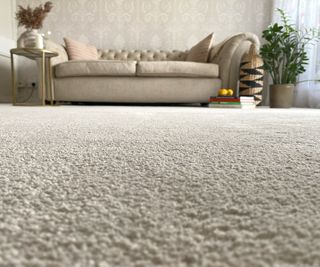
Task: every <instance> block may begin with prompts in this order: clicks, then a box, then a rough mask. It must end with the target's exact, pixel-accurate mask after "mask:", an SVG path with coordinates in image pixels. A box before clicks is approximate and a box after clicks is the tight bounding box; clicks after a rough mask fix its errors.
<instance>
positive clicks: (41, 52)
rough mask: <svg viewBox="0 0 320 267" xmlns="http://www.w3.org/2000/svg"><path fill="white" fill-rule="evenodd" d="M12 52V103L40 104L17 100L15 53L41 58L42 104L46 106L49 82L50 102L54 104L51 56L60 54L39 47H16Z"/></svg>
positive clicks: (31, 57)
mask: <svg viewBox="0 0 320 267" xmlns="http://www.w3.org/2000/svg"><path fill="white" fill-rule="evenodd" d="M10 54H11V79H12V104H13V105H14V106H19V105H20V106H21V105H24V106H25V105H28V106H32V105H38V104H26V103H18V102H17V80H16V71H15V64H14V55H17V56H24V57H26V58H29V59H32V60H37V59H40V61H41V64H40V67H39V74H40V86H39V90H40V92H41V102H40V105H42V106H45V104H46V92H47V84H48V85H49V89H50V103H51V105H53V101H54V87H53V80H52V67H51V58H52V57H56V56H58V55H59V54H58V53H56V52H52V51H49V50H46V49H37V48H14V49H11V50H10Z"/></svg>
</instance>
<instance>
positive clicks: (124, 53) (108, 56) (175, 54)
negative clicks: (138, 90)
mask: <svg viewBox="0 0 320 267" xmlns="http://www.w3.org/2000/svg"><path fill="white" fill-rule="evenodd" d="M99 53H100V54H101V57H100V59H102V60H135V61H185V60H186V57H187V52H184V51H178V50H173V51H163V50H153V51H152V50H100V51H99Z"/></svg>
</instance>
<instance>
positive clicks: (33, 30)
mask: <svg viewBox="0 0 320 267" xmlns="http://www.w3.org/2000/svg"><path fill="white" fill-rule="evenodd" d="M51 9H52V3H51V2H46V3H45V4H44V6H42V5H39V6H37V7H35V8H34V9H32V8H31V7H30V6H27V8H24V7H22V6H19V8H18V12H17V13H16V19H17V21H18V26H24V27H25V28H26V31H25V32H24V33H22V34H21V36H20V37H19V39H18V41H17V46H18V48H24V47H28V48H40V49H42V48H43V38H42V35H41V34H39V33H38V30H39V29H41V28H42V24H43V21H44V19H45V17H46V16H47V14H48V13H49V12H50V11H51Z"/></svg>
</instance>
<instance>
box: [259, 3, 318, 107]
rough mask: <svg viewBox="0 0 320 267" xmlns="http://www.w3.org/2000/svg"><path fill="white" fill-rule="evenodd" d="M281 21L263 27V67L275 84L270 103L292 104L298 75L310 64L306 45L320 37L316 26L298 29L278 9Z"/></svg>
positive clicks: (278, 104)
mask: <svg viewBox="0 0 320 267" xmlns="http://www.w3.org/2000/svg"><path fill="white" fill-rule="evenodd" d="M277 11H278V12H279V13H280V16H281V24H278V23H274V24H273V25H270V26H269V27H268V28H267V29H266V30H265V31H263V34H262V37H263V38H264V39H265V41H266V42H265V44H264V45H263V46H262V47H261V50H260V54H261V56H262V58H263V61H264V69H265V70H266V71H267V72H269V74H270V76H271V79H272V81H273V85H271V86H270V107H272V108H290V107H291V106H292V103H293V97H294V88H295V84H296V82H297V77H298V75H299V74H302V73H304V72H305V71H306V69H305V66H306V65H307V64H308V61H309V59H308V55H307V48H308V45H309V44H312V43H314V41H319V36H320V35H319V31H317V30H316V29H303V30H299V29H298V28H297V27H296V25H294V24H290V22H289V18H288V16H287V14H286V13H285V12H284V11H283V10H282V9H277Z"/></svg>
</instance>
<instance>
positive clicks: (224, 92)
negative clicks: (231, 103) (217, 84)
mask: <svg viewBox="0 0 320 267" xmlns="http://www.w3.org/2000/svg"><path fill="white" fill-rule="evenodd" d="M219 95H220V96H226V95H228V90H227V89H220V90H219Z"/></svg>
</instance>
